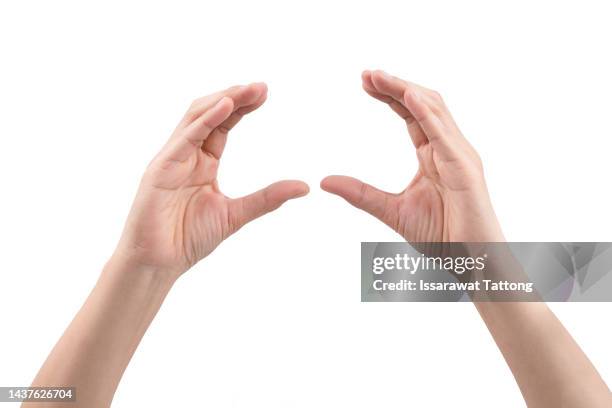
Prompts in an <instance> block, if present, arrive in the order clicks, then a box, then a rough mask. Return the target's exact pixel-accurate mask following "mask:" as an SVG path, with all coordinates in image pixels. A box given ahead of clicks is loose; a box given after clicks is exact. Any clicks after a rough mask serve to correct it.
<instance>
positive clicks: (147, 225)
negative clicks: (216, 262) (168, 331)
mask: <svg viewBox="0 0 612 408" xmlns="http://www.w3.org/2000/svg"><path fill="white" fill-rule="evenodd" d="M266 94H267V89H266V86H265V84H261V83H257V84H251V85H248V86H238V87H233V88H229V89H227V90H225V91H222V92H218V93H216V94H213V95H210V96H206V97H203V98H200V99H198V100H196V101H194V103H193V104H192V106H191V107H190V109H189V110H188V112H187V113H186V114H185V116H184V118H183V119H182V120H181V122H180V123H179V125H178V126H177V128H176V130H175V131H174V133H173V134H172V136H171V137H170V139H169V140H168V142H167V143H166V145H165V146H164V148H163V149H162V150H161V152H160V153H159V154H158V155H157V156H156V157H155V158H154V159H153V161H152V162H151V164H150V165H149V168H148V169H147V172H146V173H145V175H144V177H143V180H142V182H141V185H140V188H139V192H138V194H137V197H136V199H135V201H134V205H133V207H132V210H131V212H130V216H129V217H128V221H127V224H126V229H125V232H124V234H123V236H122V239H121V242H120V244H119V248H120V249H121V250H122V252H129V253H130V257H131V258H132V259H134V258H135V259H137V260H138V262H142V263H147V264H151V265H155V266H158V267H162V268H167V269H172V270H175V271H176V272H177V273H181V272H183V271H185V270H186V269H188V268H189V267H191V266H192V265H194V264H195V263H196V262H198V261H199V260H200V259H202V258H204V257H205V256H207V255H208V254H209V253H210V252H212V250H214V249H215V248H216V247H217V245H219V243H221V241H223V240H224V239H225V238H227V237H228V236H229V235H231V234H232V233H234V232H235V231H237V230H238V229H239V228H240V227H242V226H243V225H244V224H246V223H247V222H249V221H251V220H253V219H255V218H257V217H259V216H261V215H263V214H265V213H267V212H269V211H272V210H274V209H276V208H278V207H279V206H280V205H281V204H283V203H284V202H285V201H287V200H289V199H291V198H296V197H300V196H303V195H305V194H306V193H307V192H308V186H307V185H306V184H305V183H303V182H301V181H292V180H286V181H280V182H277V183H274V184H272V185H270V186H268V187H266V188H265V189H263V190H260V191H258V192H256V193H253V194H251V195H248V196H245V197H241V198H237V199H231V198H228V197H226V196H225V195H223V194H222V193H221V191H220V190H219V185H218V182H217V169H218V167H219V160H220V159H221V155H222V154H223V150H224V147H225V143H226V139H227V135H228V132H229V130H230V129H231V128H232V127H233V126H234V125H236V124H237V123H238V122H239V121H240V119H241V118H242V116H243V115H245V114H246V113H249V112H251V111H253V110H255V109H257V108H258V107H259V106H261V105H262V104H263V103H264V101H265V99H266Z"/></svg>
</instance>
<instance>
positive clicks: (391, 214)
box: [321, 176, 397, 230]
mask: <svg viewBox="0 0 612 408" xmlns="http://www.w3.org/2000/svg"><path fill="white" fill-rule="evenodd" d="M321 188H322V189H323V190H325V191H327V192H328V193H332V194H335V195H337V196H340V197H342V198H344V199H345V200H346V201H348V202H349V204H351V205H353V206H355V207H357V208H359V209H361V210H363V211H366V212H368V213H370V214H372V215H373V216H374V217H376V218H378V219H379V220H381V221H382V222H384V223H385V224H387V225H389V226H390V227H391V228H393V229H396V230H397V211H394V208H395V207H396V204H397V195H395V194H391V193H388V192H386V191H382V190H379V189H377V188H376V187H373V186H371V185H369V184H367V183H364V182H363V181H361V180H358V179H356V178H353V177H348V176H328V177H325V178H324V179H323V180H321Z"/></svg>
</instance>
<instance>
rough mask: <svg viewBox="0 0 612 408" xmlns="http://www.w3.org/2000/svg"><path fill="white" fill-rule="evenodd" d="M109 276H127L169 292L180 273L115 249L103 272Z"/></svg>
mask: <svg viewBox="0 0 612 408" xmlns="http://www.w3.org/2000/svg"><path fill="white" fill-rule="evenodd" d="M103 273H106V274H109V275H113V276H117V275H121V276H129V277H130V278H132V279H137V280H139V281H141V282H147V283H150V284H152V285H154V286H155V287H157V288H159V289H161V290H167V291H169V290H170V288H171V287H172V285H174V282H175V281H176V280H177V279H178V277H179V276H180V275H181V273H182V272H180V271H179V270H178V269H175V268H170V267H167V266H162V265H156V264H153V263H147V262H144V261H143V260H141V259H139V258H138V257H135V256H132V255H130V254H129V253H126V252H124V251H121V250H120V249H117V250H116V251H115V252H114V253H113V255H112V256H111V257H110V259H109V260H108V261H107V263H106V265H105V267H104V272H103Z"/></svg>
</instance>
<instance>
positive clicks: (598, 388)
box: [474, 302, 612, 407]
mask: <svg viewBox="0 0 612 408" xmlns="http://www.w3.org/2000/svg"><path fill="white" fill-rule="evenodd" d="M474 304H475V306H476V309H477V310H478V312H479V313H480V315H481V317H482V319H483V320H484V322H485V324H486V325H487V327H488V329H489V331H490V332H491V334H492V336H493V338H494V340H495V342H496V343H497V346H498V347H499V349H500V350H501V352H502V354H503V355H504V358H505V359H506V362H507V363H508V366H509V367H510V369H511V370H512V373H513V374H514V377H515V378H516V381H517V383H518V385H519V387H520V389H521V392H522V393H523V396H524V398H525V401H526V402H527V405H528V406H530V407H609V406H610V405H611V403H612V398H611V396H610V391H609V389H608V387H607V386H606V384H605V383H604V381H603V380H602V378H601V377H600V376H599V374H598V373H597V370H596V369H595V367H594V366H593V365H592V364H591V362H590V361H589V359H588V358H587V356H586V355H585V354H584V353H583V352H582V350H581V349H580V347H579V346H578V345H577V344H576V342H575V341H574V340H573V338H572V337H571V335H570V334H569V333H568V331H567V330H566V329H565V328H564V327H563V325H562V324H561V322H560V321H559V320H558V319H557V318H556V316H555V315H554V314H553V313H552V311H551V310H550V309H549V308H548V306H547V305H546V304H545V303H540V302H475V303H474Z"/></svg>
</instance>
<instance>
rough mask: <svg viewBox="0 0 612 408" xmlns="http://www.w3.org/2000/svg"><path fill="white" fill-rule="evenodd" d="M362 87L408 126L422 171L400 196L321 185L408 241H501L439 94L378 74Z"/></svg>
mask: <svg viewBox="0 0 612 408" xmlns="http://www.w3.org/2000/svg"><path fill="white" fill-rule="evenodd" d="M362 80H363V88H364V89H365V91H366V92H367V93H368V94H370V95H371V96H373V97H374V98H376V99H378V100H381V101H383V102H385V103H387V104H388V105H389V106H390V107H391V109H393V111H395V112H396V113H397V114H398V115H399V116H400V117H401V118H402V119H403V120H404V121H405V122H406V124H407V127H408V133H409V134H410V137H411V139H412V142H413V144H414V146H415V148H416V153H417V158H418V161H419V168H418V170H417V174H416V176H415V177H414V178H413V180H412V181H411V182H410V184H409V185H408V187H406V189H404V191H402V192H401V193H399V194H392V193H388V192H385V191H381V190H379V189H377V188H375V187H372V186H371V185H369V184H366V183H363V182H361V181H359V180H357V179H354V178H352V177H347V176H329V177H326V178H325V179H324V180H323V181H322V182H321V187H322V188H323V189H324V190H326V191H328V192H330V193H333V194H337V195H339V196H341V197H343V198H344V199H346V200H347V201H348V202H349V203H351V204H352V205H354V206H356V207H358V208H360V209H362V210H365V211H367V212H369V213H370V214H372V215H374V216H375V217H377V218H379V219H380V220H381V221H383V222H384V223H385V224H387V225H389V226H390V227H391V228H393V229H394V230H395V231H396V232H398V233H399V234H400V235H402V236H403V237H404V239H406V240H407V241H409V242H458V241H462V242H482V241H501V240H503V235H502V233H501V229H500V227H499V224H498V222H497V218H496V217H495V214H494V212H493V207H492V205H491V203H490V200H489V195H488V192H487V188H486V184H485V181H484V176H483V171H482V165H481V162H480V158H479V157H478V154H477V153H476V151H475V150H474V148H473V147H472V146H471V145H470V144H469V143H468V141H467V140H466V139H465V138H464V137H463V135H462V134H461V132H460V130H459V128H458V127H457V125H456V123H455V121H454V120H453V118H452V116H451V114H450V113H449V111H448V109H447V108H446V106H445V104H444V102H443V101H442V98H441V97H440V95H439V94H438V93H437V92H435V91H431V90H429V89H426V88H423V87H421V86H418V85H416V84H412V83H409V82H406V81H403V80H401V79H399V78H396V77H393V76H390V75H388V74H386V73H385V72H382V71H374V72H370V71H365V72H364V73H363V75H362Z"/></svg>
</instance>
